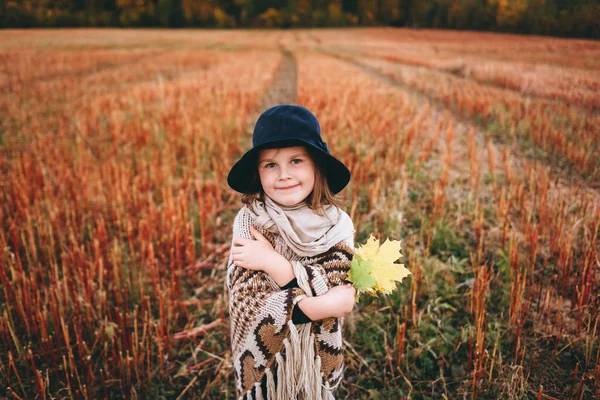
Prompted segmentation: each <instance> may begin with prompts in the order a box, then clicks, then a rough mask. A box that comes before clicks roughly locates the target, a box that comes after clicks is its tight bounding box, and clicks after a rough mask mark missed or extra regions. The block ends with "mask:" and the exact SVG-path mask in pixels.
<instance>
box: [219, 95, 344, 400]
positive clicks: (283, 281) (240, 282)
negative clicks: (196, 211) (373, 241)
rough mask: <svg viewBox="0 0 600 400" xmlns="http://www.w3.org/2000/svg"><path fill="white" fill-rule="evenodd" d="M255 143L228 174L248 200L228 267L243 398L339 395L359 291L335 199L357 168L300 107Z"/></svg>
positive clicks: (262, 124) (261, 131) (263, 125)
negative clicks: (334, 151) (346, 333)
mask: <svg viewBox="0 0 600 400" xmlns="http://www.w3.org/2000/svg"><path fill="white" fill-rule="evenodd" d="M252 143H253V147H252V149H251V150H249V151H248V152H247V153H246V154H244V156H243V157H242V158H241V159H240V160H239V161H238V162H237V163H236V164H235V165H234V166H233V167H232V169H231V171H230V172H229V176H228V177H227V181H228V183H229V185H230V187H231V188H232V189H234V190H236V191H238V192H240V193H243V197H242V202H243V203H244V206H243V207H242V209H241V210H240V211H239V213H238V214H237V216H236V218H235V221H234V226H233V241H232V247H231V252H230V257H229V262H228V266H227V288H228V290H229V312H230V320H231V346H232V356H233V368H234V375H235V380H236V388H237V393H238V398H239V399H278V400H279V399H311V400H312V399H333V398H334V397H333V391H334V390H335V388H336V387H337V386H338V385H339V383H340V381H341V379H342V376H343V369H344V357H343V355H344V353H343V345H342V343H343V340H342V325H343V317H344V316H345V315H347V314H348V313H349V312H350V311H351V310H352V308H353V305H354V294H355V289H354V288H353V287H352V286H351V285H349V284H346V278H347V272H348V270H349V268H350V263H351V261H352V257H353V255H354V246H353V244H354V227H353V224H352V221H351V219H350V217H349V216H348V214H346V213H345V212H344V211H343V210H341V208H340V206H341V202H340V200H339V199H338V197H336V194H338V193H339V192H340V191H341V190H342V189H343V188H344V187H345V186H346V185H347V184H348V182H349V180H350V172H349V171H348V168H347V167H346V166H345V165H344V164H343V163H342V162H340V161H339V160H338V159H336V158H335V157H333V156H332V155H331V154H330V152H329V149H328V148H327V145H326V143H325V142H323V140H322V139H321V132H320V127H319V123H318V121H317V119H316V117H315V116H314V115H313V114H312V113H311V112H310V111H309V110H307V109H306V108H304V107H301V106H295V105H279V106H275V107H272V108H270V109H268V110H267V111H265V112H264V113H263V114H262V115H261V116H260V117H259V119H258V121H257V123H256V126H255V128H254V133H253V135H252Z"/></svg>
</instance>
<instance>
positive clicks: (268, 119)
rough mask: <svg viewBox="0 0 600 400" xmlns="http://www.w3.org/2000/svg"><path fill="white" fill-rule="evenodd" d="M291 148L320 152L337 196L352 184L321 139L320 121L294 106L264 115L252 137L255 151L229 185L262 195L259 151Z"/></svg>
mask: <svg viewBox="0 0 600 400" xmlns="http://www.w3.org/2000/svg"><path fill="white" fill-rule="evenodd" d="M291 146H307V147H309V148H311V149H313V150H316V151H317V154H319V155H320V156H321V157H320V158H321V165H322V167H323V173H324V174H325V176H326V177H327V183H328V184H329V189H330V190H331V191H332V192H333V193H338V192H340V191H341V190H342V189H343V188H345V187H346V185H347V184H348V182H349V181H350V171H349V170H348V168H346V166H345V165H344V164H343V163H342V162H341V161H339V160H338V159H337V158H335V157H334V156H332V155H331V153H330V152H329V149H328V148H327V144H326V143H325V142H324V141H323V139H321V127H320V126H319V121H317V118H316V117H315V116H314V115H313V114H312V113H311V112H310V111H308V110H307V109H306V108H305V107H302V106H296V105H290V104H281V105H278V106H275V107H271V108H269V109H268V110H266V111H265V112H263V113H262V114H261V116H260V117H259V118H258V121H256V126H255V127H254V132H253V133H252V149H250V150H248V151H247V152H246V154H244V155H243V156H242V158H241V159H240V160H239V161H238V162H237V163H235V164H234V166H233V167H232V168H231V171H229V175H228V176H227V183H228V184H229V186H230V187H231V188H232V189H233V190H235V191H237V192H240V193H256V192H258V191H259V190H260V187H261V186H260V179H258V177H257V174H256V169H257V167H258V152H259V150H261V149H273V148H282V147H291Z"/></svg>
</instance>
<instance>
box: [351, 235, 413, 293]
mask: <svg viewBox="0 0 600 400" xmlns="http://www.w3.org/2000/svg"><path fill="white" fill-rule="evenodd" d="M400 249H401V241H399V240H389V239H387V240H386V241H385V242H384V243H383V244H382V245H381V247H380V246H379V240H377V239H375V238H374V237H373V236H372V235H371V236H370V237H369V239H368V240H367V243H365V245H364V246H361V247H359V248H358V249H357V250H356V254H358V255H359V256H360V257H361V258H362V259H363V260H368V261H370V262H371V272H370V274H371V276H372V277H374V278H375V279H376V280H377V284H376V285H375V287H374V289H375V290H376V291H379V292H382V293H384V294H388V293H391V292H392V291H394V289H396V281H397V282H402V279H404V278H406V277H407V276H408V275H410V271H409V270H408V269H407V268H406V267H405V266H404V264H396V263H395V261H397V260H398V259H399V258H400V257H402V253H401V252H400Z"/></svg>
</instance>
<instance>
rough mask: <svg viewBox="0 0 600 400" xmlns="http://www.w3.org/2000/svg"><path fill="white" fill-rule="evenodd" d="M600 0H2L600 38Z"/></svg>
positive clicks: (121, 13)
mask: <svg viewBox="0 0 600 400" xmlns="http://www.w3.org/2000/svg"><path fill="white" fill-rule="evenodd" d="M598 21H600V0H0V27H4V28H27V27H84V26H89V27H106V26H113V27H168V28H184V27H202V28H305V27H343V26H346V27H351V26H409V27H415V28H445V29H467V30H486V31H500V32H514V33H531V34H541V35H553V36H569V37H585V38H599V37H600V23H599V22H598Z"/></svg>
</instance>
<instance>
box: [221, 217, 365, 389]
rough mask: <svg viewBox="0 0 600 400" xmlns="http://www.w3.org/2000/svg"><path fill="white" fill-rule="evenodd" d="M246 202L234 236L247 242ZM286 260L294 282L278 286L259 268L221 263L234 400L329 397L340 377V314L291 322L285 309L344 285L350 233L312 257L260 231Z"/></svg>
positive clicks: (351, 243) (351, 245)
mask: <svg viewBox="0 0 600 400" xmlns="http://www.w3.org/2000/svg"><path fill="white" fill-rule="evenodd" d="M252 223H253V220H252V217H251V215H250V213H249V211H248V209H247V208H246V207H243V208H242V209H241V210H240V212H239V213H238V214H237V216H236V218H235V221H234V226H233V237H234V238H237V237H242V238H247V239H253V238H254V237H253V236H252V234H251V233H250V225H252ZM259 231H260V232H261V234H263V235H264V236H265V238H266V239H267V240H269V242H270V243H271V245H272V246H273V248H274V249H275V251H277V252H278V253H280V254H281V255H283V256H284V257H285V258H286V259H288V260H289V261H290V262H291V263H292V266H293V267H294V273H295V275H296V278H297V280H298V285H299V286H300V287H295V288H289V289H285V290H282V288H281V287H280V286H279V285H277V283H276V282H275V281H274V280H273V279H272V278H271V277H270V276H269V275H268V274H267V273H265V272H263V271H254V270H250V269H244V268H241V267H238V266H237V265H235V264H234V263H232V261H231V256H230V257H229V262H228V264H227V288H228V290H229V313H230V320H231V346H232V356H233V368H234V375H235V380H236V388H237V398H238V399H239V400H244V399H246V400H249V399H264V398H265V397H266V399H267V400H271V399H272V400H275V399H277V400H284V399H306V400H316V399H334V397H333V393H332V392H333V390H334V389H335V388H336V387H337V385H338V384H339V382H340V381H341V379H342V374H343V369H344V353H343V347H342V325H343V318H326V319H323V320H318V321H313V322H310V323H306V324H299V325H295V324H294V323H293V322H292V311H293V309H294V306H295V304H296V303H297V302H298V301H300V300H301V299H302V298H304V297H305V296H319V295H322V294H324V293H326V292H327V291H328V290H329V288H331V287H333V286H338V285H341V284H344V283H345V280H346V278H347V272H348V270H349V269H350V262H351V261H352V257H353V254H354V241H353V240H354V239H353V232H348V237H347V239H345V240H343V241H341V242H339V243H337V244H336V245H334V246H333V247H331V248H330V249H329V250H328V251H326V252H324V253H322V254H319V255H317V256H314V257H299V256H297V255H296V254H295V253H294V252H293V251H291V249H290V248H289V247H288V246H287V245H286V244H285V242H284V241H283V239H282V238H281V236H280V235H278V234H274V233H271V232H269V231H264V230H261V229H259Z"/></svg>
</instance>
